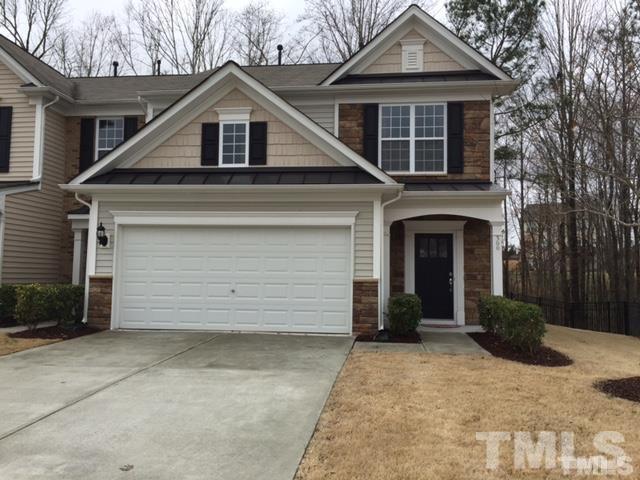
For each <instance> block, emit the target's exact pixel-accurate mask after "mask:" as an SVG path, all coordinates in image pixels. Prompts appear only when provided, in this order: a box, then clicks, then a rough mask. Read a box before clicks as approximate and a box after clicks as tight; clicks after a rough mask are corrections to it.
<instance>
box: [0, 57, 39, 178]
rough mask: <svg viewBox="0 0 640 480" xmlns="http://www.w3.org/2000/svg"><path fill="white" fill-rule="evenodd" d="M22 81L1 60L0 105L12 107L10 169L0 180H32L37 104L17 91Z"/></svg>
mask: <svg viewBox="0 0 640 480" xmlns="http://www.w3.org/2000/svg"><path fill="white" fill-rule="evenodd" d="M22 84H24V82H23V81H22V80H20V79H19V78H18V76H17V75H16V74H15V73H13V72H12V71H11V70H10V69H9V68H8V67H7V66H6V65H5V64H4V63H0V106H3V107H4V106H7V107H13V115H12V121H11V149H10V157H9V171H8V172H2V173H0V180H1V181H21V180H31V177H32V176H33V144H34V135H33V132H34V130H35V125H36V107H35V105H29V99H28V98H27V96H26V95H24V94H23V93H21V92H19V91H18V88H20V86H21V85H22Z"/></svg>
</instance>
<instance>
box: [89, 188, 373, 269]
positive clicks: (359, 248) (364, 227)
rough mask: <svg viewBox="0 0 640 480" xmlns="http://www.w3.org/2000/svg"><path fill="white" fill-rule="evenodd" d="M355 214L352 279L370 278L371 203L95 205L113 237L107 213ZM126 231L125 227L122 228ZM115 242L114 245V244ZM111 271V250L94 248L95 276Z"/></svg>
mask: <svg viewBox="0 0 640 480" xmlns="http://www.w3.org/2000/svg"><path fill="white" fill-rule="evenodd" d="M127 210H130V211H138V212H139V211H154V210H155V211H207V210H210V211H216V212H229V211H242V212H250V211H256V212H260V211H289V212H290V211H297V212H300V211H301V212H304V211H310V212H312V211H323V212H324V211H327V212H330V211H358V212H359V213H358V216H357V217H356V225H355V235H354V236H355V260H354V263H355V270H354V272H355V277H362V278H371V277H372V275H373V203H372V202H340V203H338V202H298V203H296V204H295V205H292V204H291V203H289V202H273V203H264V202H263V203H256V202H246V203H245V202H243V203H227V202H217V203H206V204H203V203H190V202H189V203H180V204H175V203H168V202H126V203H125V202H106V201H102V202H100V203H99V214H98V215H99V216H98V222H102V224H103V225H104V227H105V229H106V230H107V233H108V234H109V235H111V234H113V227H114V225H113V216H112V215H111V213H110V212H111V211H127ZM125 228H126V227H125ZM117 241H118V240H117V238H116V239H115V242H114V243H117ZM112 268H113V248H112V247H111V246H109V247H107V248H100V247H98V249H97V252H96V274H97V275H110V274H112Z"/></svg>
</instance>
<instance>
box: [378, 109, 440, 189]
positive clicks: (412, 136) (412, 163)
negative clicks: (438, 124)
mask: <svg viewBox="0 0 640 480" xmlns="http://www.w3.org/2000/svg"><path fill="white" fill-rule="evenodd" d="M430 105H433V106H437V105H442V106H443V108H444V125H443V137H442V138H441V137H416V116H415V113H416V106H430ZM401 106H405V107H406V106H408V107H409V118H410V120H409V129H410V131H409V136H408V137H406V138H385V139H384V140H409V170H408V171H401V170H398V171H396V170H385V169H383V168H382V141H383V138H382V109H383V107H401ZM448 113H449V112H448V111H447V104H446V103H444V102H431V103H422V102H421V103H411V104H410V103H384V104H380V105H379V106H378V167H379V168H380V169H381V170H383V171H384V172H385V173H387V174H390V175H423V176H424V175H429V176H440V175H447V171H448V165H447V136H448V132H447V117H448ZM416 139H417V140H442V141H443V149H444V155H443V157H444V164H443V169H442V171H441V172H426V171H425V172H417V171H416Z"/></svg>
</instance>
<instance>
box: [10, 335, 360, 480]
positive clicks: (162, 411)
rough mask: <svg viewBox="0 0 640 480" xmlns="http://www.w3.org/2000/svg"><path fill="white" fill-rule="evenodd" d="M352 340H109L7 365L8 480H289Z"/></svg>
mask: <svg viewBox="0 0 640 480" xmlns="http://www.w3.org/2000/svg"><path fill="white" fill-rule="evenodd" d="M351 345H352V339H351V338H345V337H320V336H317V337H316V336H285V335H257V334H256V335H254V334H212V333H186V332H185V333H165V332H157V333H154V332H104V333H100V334H96V335H90V336H88V337H83V338H78V339H75V340H70V341H67V342H62V343H59V344H54V345H50V346H46V347H41V348H37V349H34V350H30V351H25V352H22V353H18V354H14V355H10V356H7V357H1V358H0V385H2V388H1V389H0V412H1V413H0V478H3V479H4V478H6V479H9V478H10V479H12V480H20V479H32V478H38V479H45V478H52V479H53V478H55V479H65V480H74V479H82V480H88V479H92V480H94V479H109V480H112V479H120V478H122V479H131V480H140V479H154V480H160V479H171V480H176V479H234V480H240V479H251V480H254V479H263V478H264V479H269V480H277V479H291V478H292V477H293V475H294V474H295V471H296V468H297V466H298V462H299V461H300V458H301V457H302V455H303V453H304V450H305V448H306V445H307V442H308V441H309V439H310V437H311V435H312V434H313V430H314V428H315V424H316V421H317V419H318V416H319V415H320V412H321V410H322V407H323V405H324V403H325V401H326V398H327V396H328V394H329V392H330V390H331V387H332V385H333V382H334V381H335V378H336V376H337V374H338V372H339V370H340V368H341V367H342V364H343V363H344V361H345V359H346V357H347V355H348V353H349V350H350V348H351Z"/></svg>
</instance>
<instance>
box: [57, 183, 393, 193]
mask: <svg viewBox="0 0 640 480" xmlns="http://www.w3.org/2000/svg"><path fill="white" fill-rule="evenodd" d="M58 186H59V187H60V188H61V189H62V190H64V191H67V192H78V193H91V192H95V193H110V192H112V193H122V192H132V193H168V192H181V191H184V190H188V191H190V192H198V193H212V194H215V193H223V192H230V191H238V192H240V193H262V192H267V193H274V192H279V191H281V192H283V193H298V192H308V191H310V190H313V191H323V192H330V191H337V192H343V191H347V192H351V191H370V192H376V191H382V192H386V191H400V190H402V188H404V186H403V185H402V184H401V183H395V184H389V183H364V184H363V183H349V184H299V185H282V184H278V185H253V184H249V185H129V184H125V185H111V184H95V183H83V184H70V183H67V184H60V185H58Z"/></svg>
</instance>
